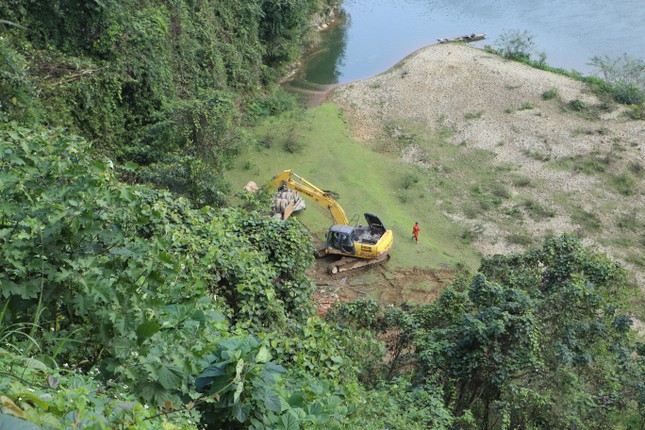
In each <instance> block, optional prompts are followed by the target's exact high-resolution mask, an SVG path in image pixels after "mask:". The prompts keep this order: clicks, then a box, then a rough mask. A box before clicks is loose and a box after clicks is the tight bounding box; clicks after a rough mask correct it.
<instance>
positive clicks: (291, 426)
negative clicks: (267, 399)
mask: <svg viewBox="0 0 645 430" xmlns="http://www.w3.org/2000/svg"><path fill="white" fill-rule="evenodd" d="M278 429H284V430H299V429H300V422H299V421H298V418H296V417H295V416H293V415H291V414H290V413H287V414H284V415H282V416H281V417H280V423H279V425H278Z"/></svg>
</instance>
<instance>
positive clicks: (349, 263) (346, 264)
mask: <svg viewBox="0 0 645 430" xmlns="http://www.w3.org/2000/svg"><path fill="white" fill-rule="evenodd" d="M389 259H390V254H389V253H386V254H381V255H380V256H379V257H377V258H373V259H370V260H367V259H364V258H353V257H343V258H341V259H340V260H336V261H334V262H333V263H331V264H329V266H327V272H328V273H329V274H330V275H336V274H338V273H341V272H347V271H348V270H354V269H359V268H361V267H365V266H371V265H372V264H379V263H384V262H386V261H388V260H389Z"/></svg>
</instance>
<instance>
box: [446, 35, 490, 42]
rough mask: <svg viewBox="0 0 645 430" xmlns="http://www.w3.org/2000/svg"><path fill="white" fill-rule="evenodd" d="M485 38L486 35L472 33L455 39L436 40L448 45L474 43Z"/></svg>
mask: <svg viewBox="0 0 645 430" xmlns="http://www.w3.org/2000/svg"><path fill="white" fill-rule="evenodd" d="M485 38H486V33H473V34H467V35H465V36H457V37H447V38H442V39H437V40H438V41H439V43H450V42H476V41H478V40H483V39H485Z"/></svg>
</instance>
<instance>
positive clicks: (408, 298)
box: [312, 256, 455, 314]
mask: <svg viewBox="0 0 645 430" xmlns="http://www.w3.org/2000/svg"><path fill="white" fill-rule="evenodd" d="M331 258H334V257H333V256H329V257H325V258H320V259H318V260H317V261H316V264H315V266H314V267H315V273H312V276H313V277H314V279H315V280H316V286H317V289H316V293H315V295H314V299H315V301H316V303H317V305H318V312H319V314H324V313H325V312H326V311H327V309H329V308H330V307H331V306H332V305H333V304H334V303H335V302H351V301H354V300H365V299H368V298H373V299H375V300H376V301H377V302H378V303H379V304H380V305H381V306H383V307H387V306H400V305H401V304H403V303H406V302H410V303H416V304H422V303H430V302H432V301H433V300H435V299H436V298H437V297H439V295H440V294H441V291H443V289H444V288H446V287H447V286H448V285H449V284H450V282H451V281H452V280H453V279H454V277H455V271H454V270H451V269H427V268H417V267H414V268H397V269H393V268H392V267H391V266H388V264H387V263H384V264H374V265H372V266H368V267H364V268H361V269H356V270H351V271H348V272H343V273H340V274H337V275H330V274H329V273H328V272H327V266H328V264H329V263H330V262H331Z"/></svg>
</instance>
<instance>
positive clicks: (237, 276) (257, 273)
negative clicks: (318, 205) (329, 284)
mask: <svg viewBox="0 0 645 430" xmlns="http://www.w3.org/2000/svg"><path fill="white" fill-rule="evenodd" d="M88 149H89V148H88V146H87V143H86V142H85V141H84V140H82V139H79V138H74V137H70V136H67V135H66V134H64V133H63V132H61V131H57V130H48V129H44V128H36V129H25V128H22V127H20V126H17V125H15V124H13V123H9V124H2V125H0V244H1V245H2V246H1V252H0V267H2V271H0V295H1V296H2V298H3V300H2V303H3V309H2V313H1V320H2V324H3V329H2V330H0V335H2V338H3V340H5V341H7V342H8V343H9V344H10V345H15V348H16V349H18V348H20V349H21V351H22V352H21V353H22V354H25V356H26V357H32V356H33V357H35V358H37V359H39V360H40V361H42V362H48V363H52V365H53V367H54V368H55V367H56V366H57V365H60V364H61V363H74V364H73V365H74V367H75V368H76V370H77V371H78V372H81V373H85V372H89V371H90V370H91V369H96V371H97V373H96V375H100V377H99V376H96V378H97V379H98V380H99V381H102V382H101V383H107V382H108V380H110V381H118V383H119V384H120V385H122V386H123V387H124V388H123V390H122V391H123V392H124V393H128V395H129V396H134V398H137V399H140V400H141V401H142V402H146V403H148V404H150V405H154V406H156V407H161V408H162V409H164V410H166V411H169V410H170V411H174V410H182V411H190V410H192V409H191V408H192V407H196V406H198V405H199V407H200V408H201V409H200V410H203V411H205V412H207V411H208V410H209V407H208V406H207V405H208V404H212V405H213V407H216V408H219V409H222V408H224V409H225V410H228V411H230V413H228V412H227V414H225V415H221V414H220V415H221V417H220V419H221V418H222V417H224V418H225V421H226V420H229V419H230V420H232V421H231V422H239V423H244V422H246V423H247V424H248V422H250V421H251V420H252V419H254V420H259V421H258V422H263V420H264V419H265V418H266V419H267V420H269V421H267V423H269V422H273V421H272V420H273V418H270V417H268V416H265V415H263V414H264V413H265V412H266V413H267V414H268V413H269V412H272V413H274V414H275V412H280V413H278V414H277V415H275V416H276V417H280V416H282V415H284V414H286V413H287V410H286V409H284V408H282V406H276V403H275V396H274V395H273V394H267V395H268V396H269V397H270V399H267V400H266V402H268V403H267V404H266V407H267V409H262V408H260V409H258V408H257V407H256V408H254V411H255V412H254V413H253V414H249V413H246V414H243V415H240V413H239V412H240V410H242V409H243V410H246V409H247V406H245V405H247V403H245V402H247V401H248V400H249V399H250V398H251V397H253V396H254V394H253V393H255V391H254V390H256V388H257V387H256V388H254V385H253V384H251V385H249V384H248V383H247V384H245V383H244V381H242V380H240V379H239V372H242V371H244V374H246V373H247V372H251V371H252V368H253V366H254V365H255V364H254V363H255V362H253V360H252V359H251V358H249V357H250V356H249V357H247V359H245V360H246V361H243V362H240V363H242V364H239V363H238V361H237V359H236V362H235V365H234V366H233V369H237V370H235V372H234V373H233V374H231V375H229V376H230V379H226V381H227V382H226V384H225V385H227V387H228V389H232V390H233V393H234V394H235V395H234V396H233V397H232V398H230V399H229V398H228V397H227V396H225V393H228V391H226V390H221V391H220V388H222V387H219V388H217V387H216V388H215V389H214V390H215V391H214V392H213V391H212V390H213V388H211V389H210V390H211V394H217V395H216V396H210V395H204V394H202V393H200V392H199V391H198V388H200V387H201V388H204V389H206V388H207V387H206V385H204V386H200V385H199V384H198V385H195V378H196V376H197V375H199V374H200V373H201V372H202V371H204V369H207V368H208V367H209V366H211V365H212V363H213V360H216V357H219V359H220V360H225V359H227V358H226V357H228V359H230V357H229V356H228V355H226V357H224V356H222V355H220V356H217V354H216V351H222V348H226V349H227V350H231V348H233V347H231V345H232V344H231V343H230V342H232V341H233V339H234V338H236V337H238V336H239V335H240V334H245V333H246V334H245V335H244V336H246V337H248V339H249V340H248V341H245V342H242V343H239V344H236V345H238V346H236V347H235V348H233V352H232V353H233V354H234V355H236V356H237V355H239V354H242V355H244V354H247V355H248V354H251V355H253V356H254V354H257V353H258V351H266V352H262V354H263V355H262V356H263V357H265V356H266V354H269V351H273V354H275V356H276V358H277V359H278V360H279V362H278V363H282V365H284V366H287V368H288V369H289V374H288V375H286V376H285V377H284V379H281V380H280V381H281V382H280V381H278V382H279V383H278V382H276V383H277V384H278V385H277V386H275V383H273V382H271V383H270V384H269V382H266V383H267V384H269V385H267V386H266V387H265V386H264V385H262V387H259V388H257V389H259V390H261V392H262V393H269V391H266V390H269V389H270V390H271V391H270V393H277V392H280V393H283V394H281V396H282V397H283V398H284V399H285V401H286V399H288V398H289V397H290V396H291V390H292V389H296V388H294V387H301V388H298V390H301V389H303V390H307V389H308V388H306V387H308V386H309V383H307V382H306V381H308V380H309V381H310V380H311V378H312V377H313V376H314V375H321V376H323V375H326V376H325V378H326V379H328V380H329V382H328V383H329V384H331V386H333V387H340V386H341V385H342V384H341V383H340V382H339V381H340V380H341V376H342V377H344V378H345V380H346V381H351V380H352V379H353V378H355V375H354V376H352V375H353V374H352V373H351V372H352V371H353V370H354V369H356V366H355V365H353V364H351V359H350V358H348V357H347V356H346V354H345V352H344V350H343V346H344V345H345V344H350V343H352V341H351V340H347V339H346V338H345V337H339V333H336V332H333V331H330V329H329V328H326V327H325V325H324V324H322V323H321V322H320V321H317V319H316V318H313V319H312V318H311V316H312V314H313V311H314V309H313V302H312V300H311V294H312V292H313V287H314V285H313V283H312V281H311V280H309V279H308V278H307V277H306V271H307V270H308V268H309V267H310V265H311V263H312V259H313V250H312V245H311V241H310V238H309V235H308V233H307V232H306V231H305V230H304V229H303V227H302V226H301V225H300V224H298V223H296V222H293V221H288V222H282V221H280V220H276V219H272V218H264V217H263V216H261V215H259V214H254V213H251V212H246V211H242V210H232V209H228V210H220V211H216V210H214V209H211V208H209V207H205V208H203V209H201V210H194V209H192V208H191V206H190V204H189V203H188V202H187V201H186V200H184V199H181V198H177V197H176V196H173V195H171V194H170V193H168V192H165V191H155V190H153V189H150V188H148V187H146V186H131V185H126V184H123V183H120V182H119V181H117V179H116V176H115V173H114V170H115V169H114V167H113V166H112V163H111V162H110V161H109V160H107V159H106V160H104V161H99V160H92V159H90V158H89V157H88ZM130 168H133V166H130ZM269 333H270V335H269ZM293 339H299V341H298V342H299V343H297V344H294V343H293ZM248 342H251V343H253V345H255V346H254V347H253V348H254V349H253V350H254V351H256V352H254V353H252V352H251V350H249V351H246V352H245V350H244V348H243V346H244V345H250V344H249V343H248ZM362 343H363V344H365V341H363V342H362ZM25 345H26V346H25ZM287 345H290V346H288V347H287ZM213 354H215V355H213ZM227 354H228V353H227ZM324 354H327V356H324ZM240 357H241V355H240ZM316 357H318V358H320V360H318V359H317V358H316ZM263 360H264V359H263ZM267 360H268V359H266V360H264V361H261V363H267V362H268V361H267ZM256 362H257V360H256ZM236 366H237V367H236ZM239 366H242V367H239ZM341 368H342V369H345V370H347V371H348V372H349V373H348V372H346V373H345V374H344V375H341V373H340V369H341ZM285 371H286V370H285ZM45 373H46V375H45V374H43V375H41V376H40V378H41V379H40V383H44V380H43V378H46V376H51V375H52V374H53V373H51V372H48V371H45ZM279 373H280V372H279ZM9 374H10V375H12V376H15V377H16V378H18V375H17V374H14V373H13V372H9ZM207 374H208V373H207ZM220 379H221V378H220ZM262 381H264V380H262ZM257 383H258V384H260V383H261V381H260V382H257ZM263 383H264V382H262V384H263ZM231 387H232V388H231ZM270 387H273V388H270ZM356 390H358V388H357V387H355V388H354V391H356ZM345 394H347V395H349V394H348V393H347V392H346V393H345ZM330 395H331V394H330V393H329V392H328V391H320V392H318V393H317V394H312V395H311V396H308V397H305V398H306V399H309V400H310V401H311V402H314V401H319V400H320V401H322V399H326V398H327V397H328V396H330ZM247 396H251V397H248V398H247ZM18 397H19V395H17V396H16V399H17V398H18ZM191 398H192V399H193V401H194V402H196V403H193V405H192V406H190V399H191ZM303 399H304V398H303ZM316 399H318V400H316ZM198 400H199V402H198ZM309 400H301V401H298V402H296V403H294V405H296V404H298V405H299V406H298V407H299V408H300V409H303V408H304V409H303V410H305V409H306V407H307V405H309ZM12 401H14V402H17V400H15V399H14V400H12ZM325 401H326V400H325ZM339 401H340V400H339ZM187 402H188V403H187ZM18 403H19V402H17V408H19V409H21V410H22V409H24V408H25V404H24V403H20V404H18ZM262 404H264V403H262ZM278 404H279V405H282V403H278ZM285 404H286V403H285ZM189 406H190V407H189ZM278 407H279V408H280V409H279V411H276V410H275V408H278ZM238 408H242V409H239V410H238ZM316 410H318V409H316ZM247 412H248V411H247ZM346 412H347V413H349V409H348V410H347V411H346ZM207 415H208V414H207ZM314 415H315V414H314ZM321 416H322V415H321ZM339 416H340V415H339ZM226 417H228V418H226ZM276 419H277V418H276ZM285 419H287V418H285ZM320 419H323V418H320ZM326 419H327V418H325V420H326ZM339 419H340V418H339ZM309 420H314V421H315V420H318V418H316V417H313V418H311V417H310V418H309ZM227 422H228V421H227ZM141 428H143V427H141Z"/></svg>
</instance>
